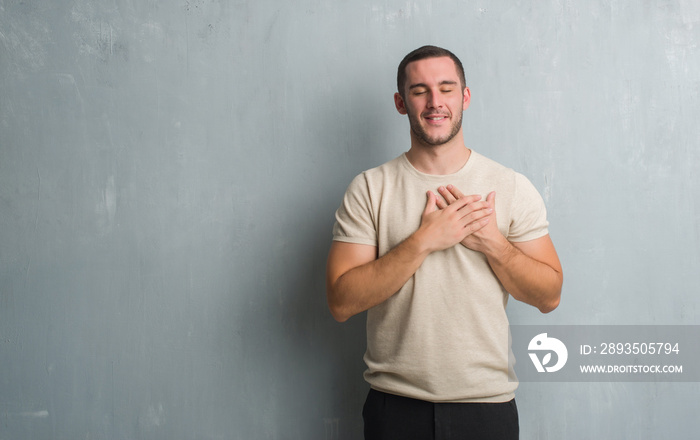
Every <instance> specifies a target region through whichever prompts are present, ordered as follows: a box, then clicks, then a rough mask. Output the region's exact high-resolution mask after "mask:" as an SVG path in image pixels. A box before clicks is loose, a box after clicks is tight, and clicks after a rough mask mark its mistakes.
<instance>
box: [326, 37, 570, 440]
mask: <svg viewBox="0 0 700 440" xmlns="http://www.w3.org/2000/svg"><path fill="white" fill-rule="evenodd" d="M397 86H398V92H397V93H396V94H395V95H394V102H395V105H396V109H397V110H398V112H399V113H401V114H404V115H407V116H408V120H409V123H410V129H411V146H410V149H409V150H408V152H406V153H405V154H403V155H401V156H399V157H398V158H396V159H394V160H392V161H390V162H387V163H386V164H384V165H382V166H380V167H378V168H374V169H371V170H368V171H365V172H364V173H362V174H360V175H359V176H357V177H356V178H355V179H354V180H353V181H352V183H351V184H350V186H349V188H348V190H347V192H346V194H345V197H344V200H343V203H342V205H341V206H340V208H339V209H338V211H337V213H336V219H337V222H336V224H335V226H334V229H333V240H334V241H333V243H332V245H331V249H330V252H329V256H328V267H327V295H328V304H329V307H330V310H331V313H332V314H333V316H334V317H335V319H336V320H338V321H345V320H347V319H348V318H350V317H351V316H353V315H355V314H358V313H360V312H363V311H368V314H367V352H366V354H365V362H366V364H367V367H368V368H367V371H366V372H365V379H366V380H367V381H368V382H369V384H370V386H371V389H370V392H369V395H368V397H367V401H366V402H365V406H364V409H363V417H364V420H365V438H366V439H401V440H407V439H433V438H434V439H440V438H460V439H461V438H469V439H472V438H473V439H517V438H518V430H519V428H518V415H517V408H516V406H515V401H514V391H515V388H516V387H517V382H516V381H514V380H512V371H510V370H509V366H508V356H509V352H510V350H509V347H508V320H507V317H506V314H505V306H506V303H507V300H508V295H509V294H510V295H512V296H513V297H514V298H515V299H517V300H520V301H523V302H525V303H528V304H531V305H533V306H535V307H537V308H538V309H539V310H540V311H542V312H544V313H547V312H550V311H551V310H554V309H555V308H556V307H557V305H558V304H559V298H560V293H561V285H562V279H563V277H562V269H561V265H560V263H559V259H558V257H557V254H556V251H555V249H554V246H553V244H552V241H551V240H550V238H549V235H548V229H547V228H548V223H547V220H546V212H545V207H544V203H543V201H542V198H541V197H540V195H539V194H538V193H537V191H536V190H535V188H534V187H533V185H532V184H531V183H530V182H529V181H528V180H527V179H526V178H525V177H524V176H522V175H520V174H518V173H516V172H514V171H513V170H510V169H507V168H505V167H503V166H501V165H499V164H497V163H495V162H493V161H491V160H489V159H487V158H485V157H484V156H481V155H479V154H478V153H476V152H475V151H472V150H470V149H468V148H467V147H466V146H465V144H464V137H463V133H462V112H463V111H464V110H466V109H467V107H468V106H469V101H470V96H471V95H470V91H469V89H468V88H467V87H466V84H465V78H464V69H463V67H462V64H461V62H460V61H459V59H458V58H457V57H456V56H455V55H454V54H452V53H451V52H449V51H447V50H445V49H441V48H438V47H434V46H424V47H421V48H419V49H416V50H415V51H413V52H411V53H409V54H408V55H406V57H405V58H404V60H403V61H402V62H401V64H400V65H399V69H398V77H397ZM436 192H437V194H436ZM509 377H510V378H511V380H510V381H509Z"/></svg>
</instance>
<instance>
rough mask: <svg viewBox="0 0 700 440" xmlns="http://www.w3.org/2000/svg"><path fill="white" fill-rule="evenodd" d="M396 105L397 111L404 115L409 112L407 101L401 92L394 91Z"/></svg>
mask: <svg viewBox="0 0 700 440" xmlns="http://www.w3.org/2000/svg"><path fill="white" fill-rule="evenodd" d="M394 105H395V106H396V111H398V112H399V113H401V114H402V115H405V114H407V113H408V112H407V111H406V103H405V102H404V100H403V98H402V97H401V94H400V93H399V92H396V93H394Z"/></svg>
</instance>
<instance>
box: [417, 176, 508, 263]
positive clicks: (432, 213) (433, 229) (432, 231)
mask: <svg viewBox="0 0 700 440" xmlns="http://www.w3.org/2000/svg"><path fill="white" fill-rule="evenodd" d="M438 193H439V194H440V196H441V197H440V196H437V195H436V194H434V193H433V192H432V191H428V194H427V195H428V201H427V202H426V205H425V210H424V211H423V215H422V217H421V228H422V229H424V231H425V232H426V233H427V235H428V237H429V238H428V240H429V242H430V243H431V247H432V250H434V251H437V250H443V249H448V248H450V247H452V246H455V245H456V244H458V243H461V244H462V245H464V246H465V247H467V248H469V249H471V250H474V251H478V252H485V250H486V249H487V247H488V244H489V243H490V242H491V241H492V240H493V239H494V238H499V237H500V238H502V236H501V235H500V233H499V231H498V225H497V222H496V212H495V210H494V209H495V200H496V193H495V192H491V193H489V195H488V196H487V197H486V200H482V197H481V196H479V195H469V196H465V195H464V194H462V192H461V191H460V190H459V189H457V188H456V187H455V186H454V185H447V186H446V187H445V186H441V187H440V188H438ZM494 234H497V235H494Z"/></svg>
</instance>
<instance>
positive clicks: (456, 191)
mask: <svg viewBox="0 0 700 440" xmlns="http://www.w3.org/2000/svg"><path fill="white" fill-rule="evenodd" d="M447 190H448V191H449V192H450V193H452V195H453V196H454V197H455V198H456V199H461V198H462V197H464V194H462V191H460V190H459V189H458V188H457V187H456V186H454V185H447Z"/></svg>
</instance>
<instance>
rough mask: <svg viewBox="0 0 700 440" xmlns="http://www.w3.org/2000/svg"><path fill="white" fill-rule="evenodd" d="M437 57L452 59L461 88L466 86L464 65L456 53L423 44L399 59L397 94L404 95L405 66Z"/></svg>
mask: <svg viewBox="0 0 700 440" xmlns="http://www.w3.org/2000/svg"><path fill="white" fill-rule="evenodd" d="M439 57H449V58H450V59H451V60H452V61H454V63H455V67H456V68H457V74H458V75H459V79H460V80H461V81H462V88H463V89H464V88H465V87H466V86H467V80H466V78H465V77H464V67H463V66H462V62H461V61H460V60H459V58H457V55H455V54H453V53H452V52H450V51H449V50H447V49H443V48H441V47H437V46H423V47H419V48H418V49H416V50H414V51H413V52H411V53H409V54H408V55H406V56H405V57H404V58H403V60H401V63H399V70H398V72H397V74H396V87H397V88H398V89H399V94H400V95H401V97H404V92H403V89H404V86H405V85H406V66H408V65H409V63H412V62H414V61H418V60H424V59H426V58H439Z"/></svg>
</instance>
